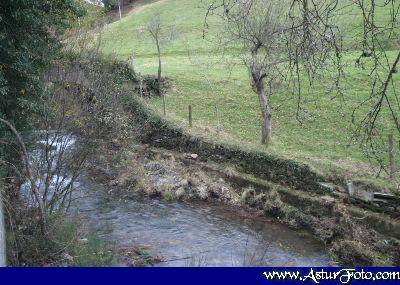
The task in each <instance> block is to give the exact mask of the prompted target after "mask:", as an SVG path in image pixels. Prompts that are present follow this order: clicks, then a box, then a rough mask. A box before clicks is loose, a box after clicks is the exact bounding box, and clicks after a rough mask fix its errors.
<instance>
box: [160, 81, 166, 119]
mask: <svg viewBox="0 0 400 285" xmlns="http://www.w3.org/2000/svg"><path fill="white" fill-rule="evenodd" d="M158 88H160V87H158ZM162 103H163V114H164V117H165V116H167V103H166V102H165V93H163V94H162Z"/></svg>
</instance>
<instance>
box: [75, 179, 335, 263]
mask: <svg viewBox="0 0 400 285" xmlns="http://www.w3.org/2000/svg"><path fill="white" fill-rule="evenodd" d="M79 184H80V185H79V187H78V188H80V195H82V196H84V198H81V199H78V200H77V203H76V205H75V211H76V212H77V213H79V214H81V215H83V216H84V217H86V218H87V219H88V221H89V224H90V225H91V227H92V228H93V229H94V230H95V231H96V232H97V233H98V235H99V236H100V237H101V238H102V239H103V240H104V241H106V242H107V243H110V244H113V245H116V246H118V247H130V246H134V245H138V244H140V245H143V246H148V247H149V248H150V252H151V253H152V254H154V255H159V256H162V257H163V259H164V260H165V261H164V262H162V263H160V264H158V266H189V265H190V266H255V265H270V266H279V265H281V266H323V265H328V264H329V257H328V255H327V254H326V252H325V250H324V248H323V246H322V245H321V244H319V243H317V242H316V241H315V240H313V239H312V238H311V237H310V236H308V235H304V234H301V233H299V232H296V231H293V230H291V229H289V228H287V227H285V226H283V225H279V224H276V223H272V222H270V221H269V220H268V219H266V218H256V219H251V220H250V219H244V218H240V217H238V215H237V213H235V211H234V210H233V209H230V208H227V207H223V206H216V205H215V206H214V205H206V204H199V203H195V204H188V203H182V202H166V201H164V200H159V199H150V198H146V197H143V196H141V195H139V194H132V196H131V197H130V198H129V199H125V200H124V199H118V198H116V197H115V195H107V194H106V193H105V191H106V190H105V189H101V187H102V186H100V185H98V184H96V183H93V182H91V181H89V180H87V179H83V180H81V181H80V183H79Z"/></svg>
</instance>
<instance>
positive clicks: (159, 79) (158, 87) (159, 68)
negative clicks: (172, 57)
mask: <svg viewBox="0 0 400 285" xmlns="http://www.w3.org/2000/svg"><path fill="white" fill-rule="evenodd" d="M156 44H157V52H158V74H157V92H158V96H162V100H163V114H164V117H165V116H166V115H167V106H166V102H165V94H164V93H163V94H161V93H162V92H161V49H160V44H159V42H158V40H157V41H156Z"/></svg>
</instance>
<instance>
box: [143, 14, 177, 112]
mask: <svg viewBox="0 0 400 285" xmlns="http://www.w3.org/2000/svg"><path fill="white" fill-rule="evenodd" d="M146 30H147V32H148V33H149V34H150V36H151V38H152V40H153V41H154V43H155V45H156V48H157V55H158V72H157V92H158V95H159V96H162V99H163V112H164V116H165V115H166V102H165V94H164V93H162V86H161V84H162V77H161V72H162V61H161V56H162V51H163V49H164V48H165V47H167V46H168V45H169V44H171V43H172V42H173V41H174V40H175V39H176V33H175V29H174V28H169V27H167V26H166V25H165V24H163V21H162V17H161V13H160V12H156V13H155V14H154V15H153V16H152V17H151V18H150V20H149V22H148V23H147V25H146Z"/></svg>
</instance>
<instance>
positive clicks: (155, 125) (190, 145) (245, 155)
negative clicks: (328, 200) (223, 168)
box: [124, 96, 325, 192]
mask: <svg viewBox="0 0 400 285" xmlns="http://www.w3.org/2000/svg"><path fill="white" fill-rule="evenodd" d="M124 103H125V106H126V108H127V110H128V111H129V112H131V113H132V114H133V115H134V118H135V120H136V123H138V124H139V126H141V127H142V131H141V135H140V139H141V141H142V143H147V144H149V145H153V146H156V147H162V148H166V149H173V150H178V151H180V152H191V153H196V154H198V155H200V156H201V157H202V158H207V159H210V160H213V161H215V162H228V163H231V164H233V165H235V166H237V167H239V168H240V170H241V171H243V172H245V173H250V174H253V175H257V176H258V177H260V178H263V179H266V180H268V181H272V182H275V183H279V184H282V185H286V186H289V187H293V188H295V189H299V190H308V191H315V192H324V190H323V189H322V187H321V186H320V185H319V184H318V182H320V181H324V180H325V179H324V178H323V177H322V176H320V175H318V174H317V173H315V172H313V171H312V170H311V169H310V168H309V167H308V166H306V165H303V164H299V163H297V162H295V161H292V160H288V159H282V158H279V157H276V156H273V155H269V154H266V153H262V152H256V151H246V150H242V149H240V148H238V147H236V146H230V145H224V144H220V143H214V142H211V141H207V140H205V139H203V138H199V137H195V136H193V135H190V134H188V133H186V132H184V130H182V129H181V128H179V127H177V126H176V125H174V124H173V123H171V122H169V121H167V120H165V119H163V118H161V117H160V116H158V115H157V114H156V113H155V112H154V111H152V110H150V109H149V108H147V107H146V106H145V105H144V104H143V102H142V101H141V100H140V99H139V98H136V97H132V96H129V97H128V96H126V97H125V98H124Z"/></svg>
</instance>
